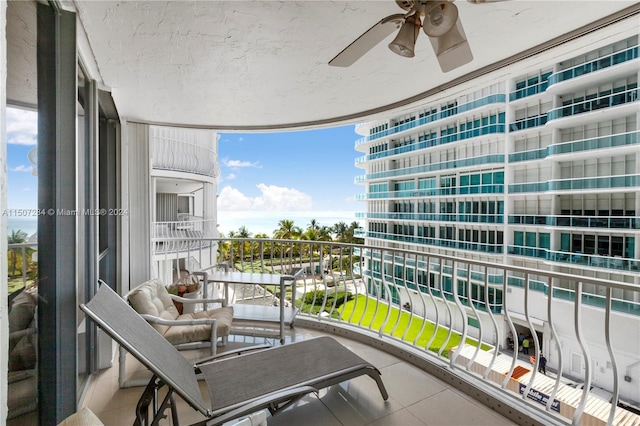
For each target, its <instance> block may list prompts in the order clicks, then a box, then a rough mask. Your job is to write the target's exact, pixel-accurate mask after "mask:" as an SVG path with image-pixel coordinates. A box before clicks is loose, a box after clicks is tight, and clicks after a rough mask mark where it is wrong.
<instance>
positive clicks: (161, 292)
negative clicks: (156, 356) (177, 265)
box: [128, 279, 180, 335]
mask: <svg viewBox="0 0 640 426" xmlns="http://www.w3.org/2000/svg"><path fill="white" fill-rule="evenodd" d="M128 299H129V303H131V306H132V307H133V309H135V310H136V312H138V313H139V314H141V315H144V314H147V315H153V316H155V317H159V318H162V319H166V320H175V319H177V318H178V316H179V315H180V314H179V313H178V309H177V308H176V306H175V305H174V304H173V300H171V296H170V295H169V292H168V291H167V289H166V288H165V286H164V285H162V283H161V282H160V281H159V280H158V279H152V280H149V281H147V282H145V283H143V284H141V285H139V286H138V287H136V288H135V289H133V290H132V291H131V292H130V293H129V296H128ZM151 325H152V326H153V328H155V329H156V330H158V332H159V333H160V334H162V335H164V334H165V333H166V331H167V329H168V328H169V326H167V325H162V324H156V323H152V324H151Z"/></svg>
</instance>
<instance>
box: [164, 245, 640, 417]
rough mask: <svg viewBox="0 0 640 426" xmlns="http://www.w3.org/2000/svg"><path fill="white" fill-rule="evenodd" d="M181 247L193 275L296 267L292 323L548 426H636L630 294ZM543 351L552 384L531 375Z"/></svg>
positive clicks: (476, 274)
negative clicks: (623, 423) (375, 347)
mask: <svg viewBox="0 0 640 426" xmlns="http://www.w3.org/2000/svg"><path fill="white" fill-rule="evenodd" d="M174 241H175V240H163V241H159V240H154V242H156V243H158V242H162V243H164V244H166V243H168V242H174ZM182 244H183V245H184V246H185V247H187V251H188V253H187V254H186V255H187V256H189V257H194V258H196V259H198V262H199V264H201V265H213V264H216V263H220V262H230V263H231V264H233V267H234V268H235V269H237V270H240V271H244V272H261V273H287V274H291V273H293V272H296V271H297V270H299V268H303V269H305V270H306V273H307V274H306V277H305V278H304V279H300V280H298V281H297V283H296V289H297V291H296V292H292V294H297V296H296V300H291V295H289V294H287V298H288V300H289V303H291V304H295V305H296V306H298V308H299V309H300V312H299V316H301V317H303V318H305V319H306V320H312V321H317V322H320V323H326V324H336V325H338V324H339V325H340V326H341V327H348V328H349V329H353V330H355V331H356V332H358V330H359V332H361V333H369V334H371V333H375V335H376V336H377V339H380V340H382V341H387V342H392V343H393V344H396V345H400V346H407V347H410V348H411V350H412V351H413V352H412V353H418V354H420V356H421V357H422V358H423V359H425V360H427V361H428V360H432V361H433V362H440V363H442V362H446V363H447V364H448V366H449V369H450V370H451V373H452V374H454V375H458V376H460V377H461V378H469V379H470V380H475V381H476V382H477V381H478V380H479V381H480V382H481V386H482V388H483V390H484V391H489V392H494V393H496V394H500V395H502V396H503V397H505V398H507V399H508V400H512V401H513V402H514V406H519V404H526V407H527V408H526V409H527V410H533V411H535V412H539V414H540V415H542V416H543V418H545V419H546V421H545V423H549V424H552V423H556V424H558V423H559V424H567V423H568V422H572V423H574V424H580V423H585V424H587V423H588V424H603V425H604V424H617V423H618V422H619V421H620V419H622V418H623V417H624V416H627V418H631V419H635V420H634V421H636V422H638V423H640V416H637V414H634V413H633V412H632V411H629V410H627V409H626V408H623V407H624V406H625V404H626V406H627V407H632V406H634V405H635V406H637V404H638V399H640V398H639V397H638V395H640V385H639V383H640V368H639V367H638V366H639V364H640V351H639V350H638V342H637V336H638V335H640V286H638V285H637V284H626V283H622V282H615V281H609V280H600V279H595V278H588V277H582V276H576V275H569V274H562V273H555V272H549V271H539V270H532V269H529V268H522V267H516V266H509V265H503V264H493V263H487V262H481V261H475V260H468V259H461V258H455V257H450V256H443V255H438V254H432V253H425V252H418V251H411V250H395V249H387V248H381V247H373V246H365V245H353V244H344V243H335V242H317V241H316V242H313V241H296V240H272V239H191V240H184V241H183V242H182ZM189 247H193V248H189ZM179 256H184V253H182V254H170V253H166V254H165V259H167V260H173V259H176V260H177V259H178V257H179ZM263 290H266V291H262V292H257V293H256V295H255V297H252V298H251V300H252V303H256V301H255V300H256V298H259V297H264V298H265V304H270V303H273V297H271V296H272V292H273V291H274V290H275V289H269V288H266V289H263ZM258 293H259V294H258ZM520 333H523V334H524V335H529V336H530V337H529V339H530V347H531V349H532V352H531V353H530V354H529V355H530V356H531V357H532V358H531V359H530V358H529V355H523V353H522V352H520V350H519V349H520V347H521V346H523V345H522V344H520V342H519V340H518V338H517V337H516V336H518V334H520ZM511 345H513V346H512V347H513V349H511ZM541 352H543V353H544V355H545V357H546V358H547V360H548V364H547V370H548V375H547V374H542V373H541V372H539V371H538V368H539V357H538V356H537V354H539V353H541ZM603 394H604V395H606V397H604V398H603V397H602V395H603ZM609 401H612V403H610V402H609ZM634 424H635V423H634Z"/></svg>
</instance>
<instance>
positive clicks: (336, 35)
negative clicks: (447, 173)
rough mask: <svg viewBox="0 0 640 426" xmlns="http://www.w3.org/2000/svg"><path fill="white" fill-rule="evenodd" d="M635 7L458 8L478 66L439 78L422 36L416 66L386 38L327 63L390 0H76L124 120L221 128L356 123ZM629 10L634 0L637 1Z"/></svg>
mask: <svg viewBox="0 0 640 426" xmlns="http://www.w3.org/2000/svg"><path fill="white" fill-rule="evenodd" d="M634 3H636V2H634V1H617V0H602V1H594V0H580V1H575V0H573V1H569V0H568V1H564V0H555V1H541V0H512V1H505V2H500V3H487V4H482V5H473V4H470V3H468V2H466V1H463V0H458V1H456V5H457V6H458V8H459V12H460V19H461V20H462V24H463V26H464V28H465V31H466V34H467V37H468V39H469V43H470V45H471V49H472V51H473V53H474V57H475V59H474V60H473V61H472V62H471V63H469V64H467V65H464V66H463V67H461V68H459V69H456V70H454V71H452V72H450V73H447V74H443V73H442V72H441V71H440V69H439V67H438V64H437V62H436V60H435V58H434V54H433V51H432V49H431V45H430V43H429V42H428V39H427V38H426V36H425V35H424V34H423V33H421V34H420V36H419V39H418V42H417V46H416V56H415V57H414V58H412V59H407V58H402V57H400V56H397V55H395V54H393V53H392V52H391V51H390V50H389V49H388V48H387V47H386V45H387V44H388V43H389V42H390V41H391V39H393V35H392V36H390V37H389V39H388V40H385V41H383V42H382V43H380V45H378V46H377V47H376V48H374V49H373V50H372V51H370V52H369V53H368V54H366V55H365V56H363V57H362V58H361V59H360V60H359V61H358V62H356V63H355V64H354V65H352V66H351V67H349V68H337V67H330V66H329V65H328V64H327V63H328V61H329V60H330V59H331V58H333V57H334V56H335V55H336V54H337V53H338V52H340V51H341V50H342V49H343V48H344V47H345V46H347V45H348V44H349V43H350V42H351V41H353V40H354V39H355V38H356V37H358V36H359V35H360V34H361V33H363V32H364V31H365V30H366V29H368V28H369V27H371V26H372V25H373V24H375V23H376V22H377V21H379V20H380V19H381V18H383V17H385V16H387V15H390V14H394V13H402V9H400V8H399V7H398V6H397V5H396V3H395V1H393V0H384V1H363V0H360V1H349V2H344V1H339V2H338V1H297V2H294V1H281V2H275V1H252V2H248V1H193V2H192V1H127V2H115V1H81V0H77V1H75V2H73V3H69V4H71V5H72V7H73V8H75V9H76V10H77V12H78V16H79V18H80V23H81V26H82V28H83V29H84V31H85V33H86V35H87V38H88V41H89V44H90V50H91V52H92V53H93V55H94V57H95V63H96V65H97V69H98V70H99V73H100V76H101V79H102V81H101V83H103V84H104V85H105V86H106V87H108V88H110V89H111V90H112V93H113V98H114V100H115V103H116V107H117V108H118V111H119V113H120V115H121V116H123V117H126V118H128V119H131V120H140V121H145V122H152V123H170V124H176V125H194V126H205V127H214V128H223V129H239V130H242V129H244V130H247V129H252V128H287V127H296V126H298V127H305V126H313V125H318V124H322V123H327V122H345V121H352V122H355V121H358V119H361V118H367V117H368V116H369V115H370V114H372V113H373V112H374V111H375V110H376V109H379V108H384V107H386V106H390V105H393V106H397V103H402V102H403V101H406V100H407V99H411V98H412V97H414V96H416V95H418V94H420V93H423V92H427V91H429V90H431V89H433V88H436V87H438V86H440V85H442V84H445V83H446V82H448V81H450V80H452V79H455V78H456V77H460V76H463V75H465V74H467V73H470V72H472V71H474V70H478V69H480V68H482V67H484V66H487V65H490V64H492V63H495V62H497V61H499V60H501V59H504V58H506V57H509V56H511V55H514V54H517V53H518V52H521V51H523V50H526V49H528V48H531V47H533V46H536V45H539V44H541V43H544V42H546V41H547V40H549V39H552V38H554V37H558V36H561V35H562V34H565V33H567V32H569V31H571V30H573V29H576V28H579V27H581V26H583V25H586V24H589V23H591V22H593V21H596V20H598V19H600V18H603V17H605V16H607V15H609V14H611V13H614V12H617V11H619V10H622V9H624V8H626V7H628V6H630V5H632V4H634ZM636 4H637V3H636Z"/></svg>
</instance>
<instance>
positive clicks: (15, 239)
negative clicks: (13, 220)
mask: <svg viewBox="0 0 640 426" xmlns="http://www.w3.org/2000/svg"><path fill="white" fill-rule="evenodd" d="M26 242H27V233H26V232H24V231H22V230H20V229H18V230H15V229H12V230H11V235H9V237H7V243H8V244H22V243H26ZM18 250H19V249H18V248H12V249H11V269H12V270H13V274H12V275H15V274H16V263H17V262H18V255H17V251H18ZM22 261H23V262H24V261H25V259H22Z"/></svg>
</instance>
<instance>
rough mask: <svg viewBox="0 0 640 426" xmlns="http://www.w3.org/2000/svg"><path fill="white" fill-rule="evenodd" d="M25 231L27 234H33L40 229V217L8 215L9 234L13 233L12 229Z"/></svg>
mask: <svg viewBox="0 0 640 426" xmlns="http://www.w3.org/2000/svg"><path fill="white" fill-rule="evenodd" d="M12 230H15V231H18V230H20V231H24V232H26V233H27V236H29V237H30V236H31V235H33V234H35V233H36V232H37V231H38V218H37V217H36V216H33V217H16V216H9V217H7V234H11V231H12Z"/></svg>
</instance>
